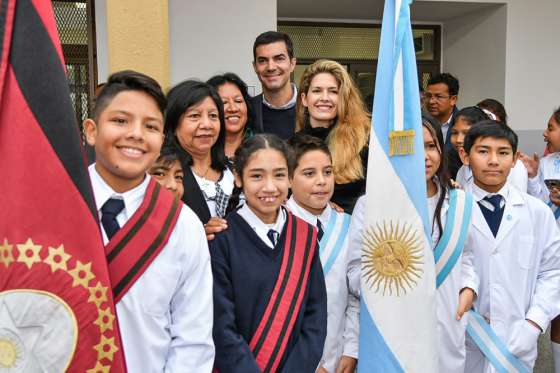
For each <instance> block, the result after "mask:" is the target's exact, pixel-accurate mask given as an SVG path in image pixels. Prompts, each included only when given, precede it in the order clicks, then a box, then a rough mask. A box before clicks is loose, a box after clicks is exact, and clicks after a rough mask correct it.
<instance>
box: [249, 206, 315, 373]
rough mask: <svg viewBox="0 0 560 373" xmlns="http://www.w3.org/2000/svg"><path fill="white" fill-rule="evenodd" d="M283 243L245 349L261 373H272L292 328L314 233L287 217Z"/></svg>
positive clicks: (308, 262)
mask: <svg viewBox="0 0 560 373" xmlns="http://www.w3.org/2000/svg"><path fill="white" fill-rule="evenodd" d="M286 224H287V227H286V240H285V243H284V256H283V258H282V265H281V267H280V273H279V274H278V278H277V279H276V284H275V285H274V290H273V291H272V295H271V297H270V300H269V301H268V305H267V306H266V310H265V312H264V315H263V317H262V319H261V321H260V323H259V326H258V328H257V331H256V332H255V335H253V337H252V338H251V342H250V343H249V347H250V348H251V351H252V352H253V355H254V356H255V360H256V362H257V364H258V366H259V368H261V370H262V371H263V372H276V369H277V368H278V364H279V363H280V361H281V360H282V357H283V355H284V352H285V350H286V345H287V343H288V339H289V338H290V335H291V333H292V330H293V328H294V324H295V322H296V319H297V316H298V314H299V310H300V308H301V303H302V300H303V295H304V294H305V289H306V288H307V279H308V277H309V271H310V268H311V261H312V259H313V255H314V254H315V249H316V245H317V230H316V229H315V228H313V227H312V226H311V225H309V224H307V223H306V222H305V221H303V220H301V219H299V218H297V217H295V216H294V215H292V214H291V213H290V212H288V214H287V222H286Z"/></svg>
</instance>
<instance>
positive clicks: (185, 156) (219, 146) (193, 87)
mask: <svg viewBox="0 0 560 373" xmlns="http://www.w3.org/2000/svg"><path fill="white" fill-rule="evenodd" d="M207 97H210V98H211V99H212V101H214V103H215V104H216V107H217V108H218V115H219V119H220V133H219V134H218V139H217V140H216V143H215V144H214V145H212V149H211V150H210V154H211V156H212V163H211V165H210V166H211V167H212V169H214V170H216V171H218V172H222V171H223V170H225V169H226V165H227V160H226V155H225V152H224V146H225V138H226V124H225V119H224V104H223V103H222V100H221V99H220V96H219V95H218V93H217V92H216V89H214V87H212V86H211V85H210V84H208V83H204V82H201V81H198V80H185V81H184V82H181V83H179V84H177V85H176V86H175V87H173V88H171V90H170V91H169V93H168V95H167V110H166V116H165V130H164V131H165V134H166V136H167V137H171V138H173V139H174V140H175V141H176V143H177V144H178V147H179V159H180V161H181V165H182V166H183V167H187V166H191V165H192V163H193V160H192V156H191V155H190V154H189V153H188V152H187V151H186V150H185V149H183V148H182V147H181V146H179V141H178V139H177V135H176V133H175V132H176V130H177V127H178V126H179V122H180V121H181V118H182V117H183V114H185V112H186V111H187V110H188V109H189V108H190V107H192V106H194V105H197V104H198V103H200V102H201V101H202V100H204V99H205V98H207Z"/></svg>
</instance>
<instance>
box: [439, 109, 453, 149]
mask: <svg viewBox="0 0 560 373" xmlns="http://www.w3.org/2000/svg"><path fill="white" fill-rule="evenodd" d="M452 119H453V112H452V113H451V115H450V116H449V118H447V120H446V121H445V123H442V124H441V133H442V134H443V141H444V142H445V141H446V140H447V132H449V125H450V124H451V120H452Z"/></svg>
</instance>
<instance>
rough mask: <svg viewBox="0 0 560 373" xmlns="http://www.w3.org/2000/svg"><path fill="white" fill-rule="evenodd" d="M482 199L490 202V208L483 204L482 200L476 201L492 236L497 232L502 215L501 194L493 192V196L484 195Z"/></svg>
mask: <svg viewBox="0 0 560 373" xmlns="http://www.w3.org/2000/svg"><path fill="white" fill-rule="evenodd" d="M484 201H486V202H488V203H490V205H492V209H490V208H489V207H490V206H485V204H483V203H482V201H479V202H478V205H479V206H480V211H482V215H484V218H485V219H486V223H488V227H490V230H491V231H492V234H493V235H494V237H496V235H497V234H498V229H499V228H500V223H501V222H502V216H503V215H504V207H505V206H501V202H502V196H501V195H499V194H494V195H493V196H486V197H484Z"/></svg>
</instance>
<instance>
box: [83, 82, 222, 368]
mask: <svg viewBox="0 0 560 373" xmlns="http://www.w3.org/2000/svg"><path fill="white" fill-rule="evenodd" d="M164 107H165V96H164V95H163V92H162V91H161V88H160V86H159V84H158V83H157V82H156V81H155V80H153V79H152V78H150V77H148V76H146V75H143V74H140V73H137V72H133V71H122V72H118V73H115V74H113V75H111V76H110V77H109V79H108V82H107V84H106V85H105V86H104V87H103V89H102V90H101V92H100V93H99V96H98V97H97V101H96V106H95V110H94V117H93V118H92V119H87V120H86V121H85V122H84V132H85V135H86V139H87V142H88V144H89V145H91V146H93V147H94V149H95V156H96V163H94V164H93V165H91V166H90V167H89V173H90V177H91V181H92V186H93V193H94V197H95V201H96V206H97V212H98V214H99V218H100V220H101V223H102V224H101V232H102V235H103V242H104V243H105V245H106V246H105V250H106V253H107V261H108V264H109V274H110V278H111V283H112V288H113V289H112V290H113V295H114V299H115V304H116V310H117V316H118V324H119V328H120V334H121V337H122V347H123V350H124V354H125V360H126V365H127V369H128V371H129V372H164V371H165V372H185V371H189V372H195V371H196V372H210V371H211V370H212V364H213V360H214V345H213V342H212V334H211V332H212V309H213V306H212V275H211V268H210V261H209V254H208V246H207V242H206V238H205V234H204V229H203V227H202V224H201V222H200V221H199V220H198V218H197V217H196V215H195V214H194V213H193V212H192V211H191V210H190V209H189V208H188V207H186V206H184V205H183V204H182V203H181V202H180V201H179V200H178V199H177V198H175V197H174V196H173V194H171V193H170V192H168V191H166V190H165V189H164V188H162V187H161V186H160V185H159V184H158V183H157V182H156V181H155V180H154V179H152V178H151V177H150V176H149V175H147V173H146V171H147V170H148V168H149V167H150V166H151V165H152V164H153V163H154V161H155V160H156V158H157V157H158V155H159V154H160V149H161V146H162V143H163V109H164Z"/></svg>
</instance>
